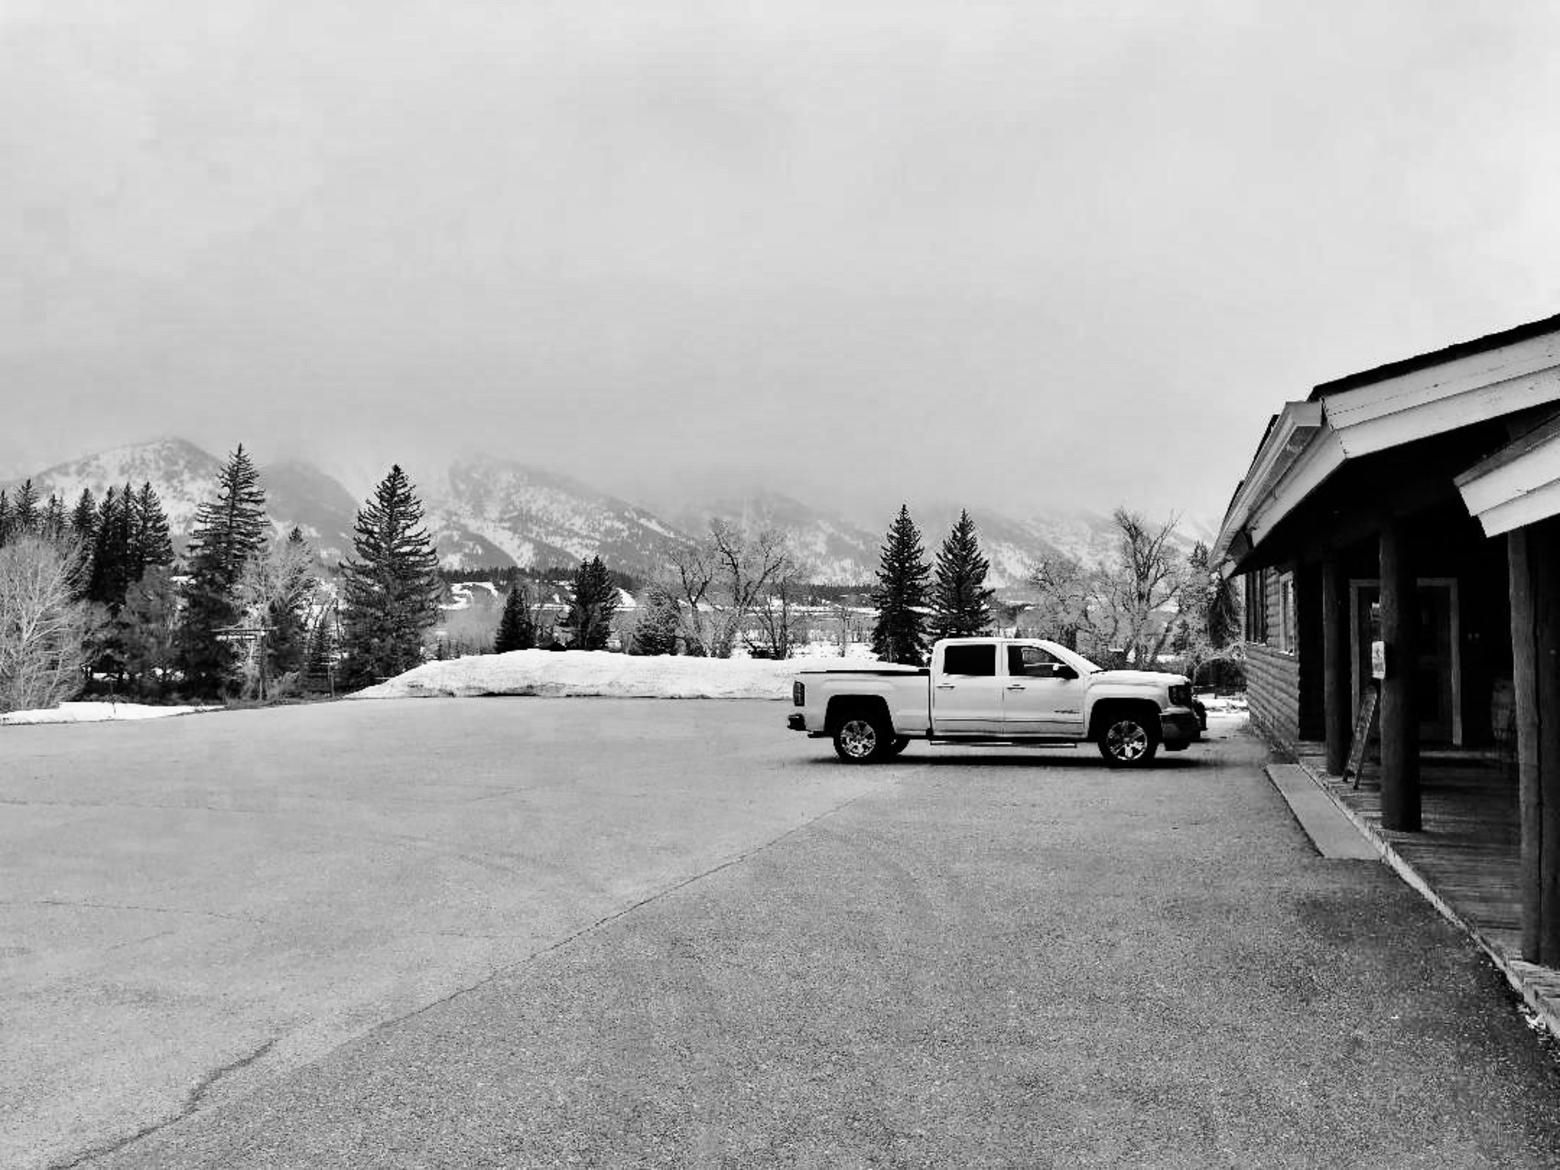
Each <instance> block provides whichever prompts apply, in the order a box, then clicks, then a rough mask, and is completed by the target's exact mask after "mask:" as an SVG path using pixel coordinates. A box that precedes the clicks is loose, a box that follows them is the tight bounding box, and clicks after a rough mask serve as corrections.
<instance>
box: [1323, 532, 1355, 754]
mask: <svg viewBox="0 0 1560 1170" xmlns="http://www.w3.org/2000/svg"><path fill="white" fill-rule="evenodd" d="M1343 610H1344V600H1343V578H1342V573H1341V571H1340V570H1339V567H1338V558H1337V557H1336V556H1333V555H1329V556H1328V557H1327V558H1326V559H1324V560H1323V561H1322V726H1323V728H1324V734H1325V736H1326V739H1327V772H1328V774H1329V775H1332V776H1342V775H1343V769H1344V768H1345V766H1346V765H1347V764H1348V760H1349V724H1350V722H1351V719H1350V716H1351V715H1352V712H1351V711H1350V710H1349V695H1350V694H1351V692H1352V688H1351V687H1350V686H1349V643H1348V639H1349V634H1348V630H1349V625H1348V622H1347V621H1346V620H1345V617H1344V612H1343Z"/></svg>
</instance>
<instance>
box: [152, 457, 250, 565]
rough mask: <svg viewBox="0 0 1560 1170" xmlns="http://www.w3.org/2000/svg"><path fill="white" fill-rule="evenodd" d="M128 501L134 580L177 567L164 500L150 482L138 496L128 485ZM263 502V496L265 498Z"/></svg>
mask: <svg viewBox="0 0 1560 1170" xmlns="http://www.w3.org/2000/svg"><path fill="white" fill-rule="evenodd" d="M125 501H126V502H127V503H128V504H129V505H130V508H129V516H130V539H129V553H128V556H127V557H126V560H127V561H128V563H129V566H130V571H131V574H132V578H131V579H132V580H140V578H141V574H143V573H144V572H146V570H147V569H152V568H166V567H167V566H168V565H171V564H173V539H172V537H170V536H169V534H168V514H167V513H166V512H164V511H163V506H162V500H161V498H159V497H158V495H157V491H156V489H155V488H153V487H152V485H151V482H150V481H147V482H145V483H143V484H142V485H141V490H140V491H139V492H137V493H136V494H135V495H134V496H131V494H130V485H129V484H125ZM262 502H263V497H262Z"/></svg>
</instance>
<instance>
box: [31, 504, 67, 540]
mask: <svg viewBox="0 0 1560 1170" xmlns="http://www.w3.org/2000/svg"><path fill="white" fill-rule="evenodd" d="M68 523H69V521H68V520H67V518H66V516H65V501H64V500H62V499H60V497H59V495H58V494H57V493H55V492H50V493H49V502H48V503H47V504H45V505H44V508H43V512H42V513H41V514H40V515H39V517H38V532H39V534H40V535H42V537H43V538H44V539H45V540H50V541H59V540H61V539H63V538H64V536H65V532H66V528H67V525H68Z"/></svg>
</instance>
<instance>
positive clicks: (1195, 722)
mask: <svg viewBox="0 0 1560 1170" xmlns="http://www.w3.org/2000/svg"><path fill="white" fill-rule="evenodd" d="M1202 729H1203V723H1202V720H1201V719H1200V718H1199V717H1198V714H1197V712H1196V711H1195V710H1194V709H1193V708H1191V707H1170V708H1168V709H1166V710H1164V711H1161V712H1160V713H1159V740H1160V742H1161V743H1163V744H1164V746H1165V751H1167V752H1178V751H1180V750H1181V749H1182V748H1184V747H1186V746H1188V745H1189V744H1193V743H1196V742H1197V741H1198V740H1199V739H1201V738H1202Z"/></svg>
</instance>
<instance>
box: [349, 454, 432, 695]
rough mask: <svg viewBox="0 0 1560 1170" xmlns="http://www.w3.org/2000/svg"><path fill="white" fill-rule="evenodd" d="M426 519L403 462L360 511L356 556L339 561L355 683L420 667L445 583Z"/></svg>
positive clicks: (354, 539) (355, 532)
mask: <svg viewBox="0 0 1560 1170" xmlns="http://www.w3.org/2000/svg"><path fill="white" fill-rule="evenodd" d="M422 518H423V508H422V503H421V501H419V500H418V498H417V495H416V493H415V491H414V490H413V486H412V483H411V481H410V480H409V479H407V478H406V473H405V472H404V471H402V470H401V468H400V466H399V465H397V466H393V467H391V468H390V473H389V474H388V475H386V476H385V478H384V479H383V480H381V481H380V483H379V486H378V487H377V488H375V489H374V496H373V498H372V499H370V500H367V501H365V502H364V504H363V506H362V507H361V508H360V509H358V514H357V521H356V523H355V524H354V525H353V537H352V545H353V548H354V550H355V551H356V553H357V557H356V559H351V558H349V559H348V560H346V561H344V562H343V563H342V566H341V578H342V587H343V597H342V602H343V609H342V614H341V640H342V649H343V651H344V652H345V655H346V662H345V667H346V673H347V677H348V680H349V681H350V682H351V683H352V684H353V685H364V684H367V683H370V682H373V680H374V679H376V678H387V677H389V676H391V675H396V674H400V673H401V672H402V671H405V670H410V669H411V668H412V667H414V666H416V665H417V664H418V663H419V662H421V661H422V644H423V635H424V634H425V633H426V632H427V631H428V630H429V629H430V628H431V627H432V626H433V624H434V623H435V622H437V621H438V620H439V598H440V596H442V594H443V592H444V584H443V582H442V581H441V580H440V579H439V558H438V555H437V554H436V553H435V552H434V550H433V542H432V541H431V540H430V539H429V537H428V533H427V530H426V529H424V528H421V527H420V525H421V524H422Z"/></svg>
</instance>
